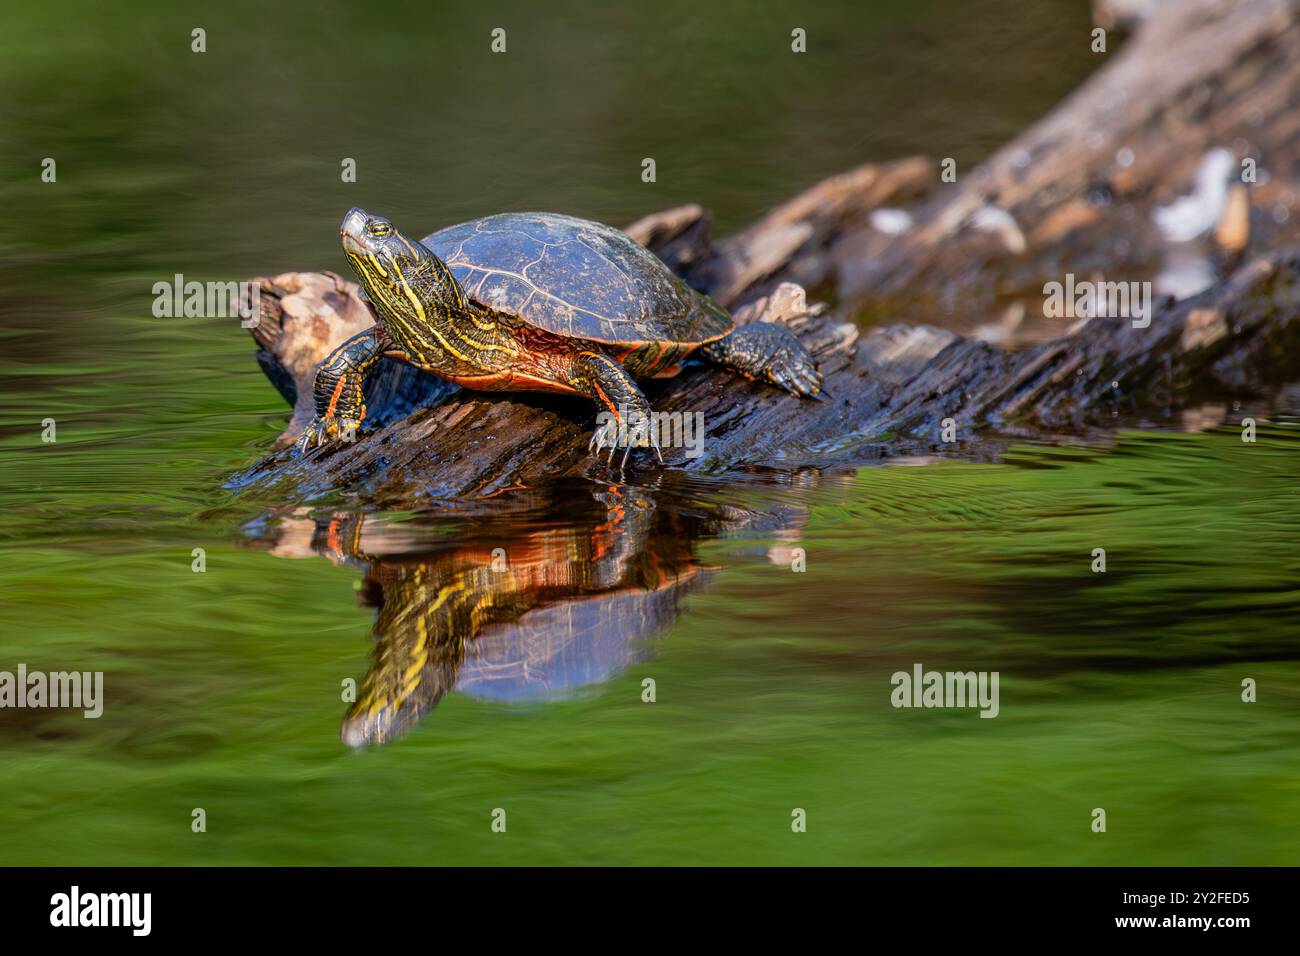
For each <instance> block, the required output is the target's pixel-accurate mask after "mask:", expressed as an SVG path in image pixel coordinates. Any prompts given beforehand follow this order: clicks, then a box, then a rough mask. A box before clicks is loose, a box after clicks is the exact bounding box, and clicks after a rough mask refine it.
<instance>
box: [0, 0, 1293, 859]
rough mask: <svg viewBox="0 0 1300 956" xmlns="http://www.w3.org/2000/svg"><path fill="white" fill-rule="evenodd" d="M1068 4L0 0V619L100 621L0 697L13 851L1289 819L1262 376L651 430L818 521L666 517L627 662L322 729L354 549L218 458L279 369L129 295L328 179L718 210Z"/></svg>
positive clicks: (935, 838) (302, 249)
mask: <svg viewBox="0 0 1300 956" xmlns="http://www.w3.org/2000/svg"><path fill="white" fill-rule="evenodd" d="M197 26H201V27H203V28H204V29H206V31H207V48H208V52H207V53H206V54H203V55H197V54H194V53H191V52H190V30H191V29H192V28H194V27H197ZM498 26H500V27H504V28H505V29H506V30H507V43H508V52H507V53H506V54H504V55H493V54H492V53H491V52H490V51H489V39H490V37H489V34H490V31H491V30H492V29H493V28H494V27H498ZM796 26H798V27H803V28H804V29H806V30H807V33H808V45H809V52H808V53H807V54H806V55H803V56H796V55H794V54H792V53H790V51H789V35H790V30H791V29H792V28H794V27H796ZM1089 26H1090V22H1089V19H1088V11H1087V4H1085V3H1081V2H1064V0H1059V2H1058V0H1051V2H1039V3H1034V4H1023V3H1019V2H1013V0H997V2H994V0H984V2H960V0H942V2H940V0H908V2H877V3H870V4H864V3H861V2H852V3H850V2H843V3H834V2H828V3H821V4H816V5H809V6H808V7H807V8H806V9H803V8H799V7H795V6H792V5H790V4H786V3H775V2H758V3H711V4H699V3H654V4H648V3H647V4H631V5H625V4H618V5H612V4H611V5H577V4H563V3H548V4H545V5H538V4H525V3H503V4H498V5H494V6H493V7H492V8H491V9H485V8H484V6H483V5H480V4H471V3H469V2H464V3H450V4H428V3H425V4H409V5H402V4H394V3H389V4H382V5H354V4H344V3H320V4H312V5H307V6H303V7H301V8H297V9H293V10H290V9H284V8H281V7H280V6H279V5H271V4H251V3H226V4H221V5H219V6H216V5H214V6H213V7H211V8H209V9H201V8H199V7H197V6H195V7H188V6H187V5H185V4H175V3H134V4H131V5H130V6H125V5H121V6H118V7H116V8H110V7H106V6H104V5H102V4H99V3H84V4H71V3H59V2H53V3H44V4H33V5H26V6H24V7H23V8H22V9H18V8H17V7H16V6H15V5H12V4H11V5H9V6H7V7H6V8H5V10H4V11H3V12H2V13H0V89H3V91H4V94H5V95H4V96H3V97H0V170H2V171H3V172H2V174H0V200H2V201H3V208H4V210H5V215H4V216H3V217H0V336H2V337H3V339H2V343H3V347H2V348H0V373H2V374H0V395H2V396H3V404H2V405H0V468H2V470H3V475H4V481H3V485H2V486H0V506H2V507H3V512H4V515H5V520H4V521H3V522H2V523H0V594H2V595H3V599H2V600H0V669H7V670H13V669H15V668H16V666H17V664H18V663H19V662H24V663H26V664H27V665H28V667H29V668H32V669H46V670H59V669H67V668H72V667H76V668H82V669H102V670H104V671H105V672H106V676H105V683H106V696H107V701H106V710H105V715H104V716H103V717H102V718H101V719H100V720H98V721H88V720H82V719H81V718H80V717H79V716H75V715H72V714H68V713H59V712H52V711H36V710H25V711H17V710H3V711H0V863H5V864H43V863H65V864H146V863H175V864H186V863H219V864H235V863H279V864H289V863H405V864H420V863H515V864H528V863H558V862H573V863H674V862H715V863H845V864H850V863H988V864H998V863H1087V864H1109V863H1127V864H1144V863H1150V864H1211V863H1215V864H1231V863H1275V864H1282V863H1294V862H1295V859H1296V853H1297V847H1300V824H1297V820H1300V784H1298V783H1297V777H1296V774H1295V768H1296V766H1297V762H1298V760H1300V746H1298V745H1297V739H1296V732H1295V728H1296V727H1297V718H1298V717H1300V663H1298V662H1297V654H1296V647H1295V640H1296V636H1297V634H1298V633H1300V592H1298V591H1297V581H1298V580H1300V501H1298V500H1297V493H1296V490H1295V487H1296V486H1295V476H1296V475H1297V473H1300V467H1298V465H1300V455H1298V454H1297V452H1298V450H1300V445H1298V444H1297V439H1296V433H1297V430H1296V419H1295V417H1294V415H1292V416H1291V417H1287V416H1286V415H1280V416H1279V417H1278V419H1277V421H1276V422H1275V423H1273V424H1269V425H1266V426H1265V427H1264V428H1263V430H1262V433H1261V440H1260V442H1258V443H1257V444H1254V445H1246V444H1243V443H1242V442H1241V441H1240V440H1239V438H1238V437H1237V435H1236V434H1235V433H1233V432H1228V431H1215V432H1210V433H1206V434H1200V435H1169V434H1131V435H1127V436H1126V437H1124V438H1123V440H1122V441H1120V442H1119V444H1118V445H1117V446H1116V447H1115V448H1114V449H1109V450H1097V449H1071V448H1051V447H1036V448H1024V449H1019V450H1017V452H1016V453H1014V454H1013V455H1012V456H1011V457H1010V460H1008V461H1007V462H1005V463H1003V464H998V465H970V464H952V463H939V464H931V465H926V466H924V467H919V468H890V469H864V470H862V471H859V472H857V473H856V474H853V475H848V476H841V477H840V478H838V479H837V480H834V481H827V482H824V483H822V484H820V485H818V486H815V487H800V486H789V485H781V484H770V485H765V484H754V483H746V484H744V485H741V484H728V483H722V482H718V481H716V480H711V481H703V480H698V481H697V480H686V479H670V481H669V487H670V489H671V494H665V495H664V496H663V503H662V505H661V506H662V507H674V508H683V509H684V508H690V507H692V503H693V502H696V503H699V504H700V505H703V504H705V503H709V504H712V505H716V504H718V503H720V502H721V503H726V504H728V505H734V506H736V507H739V508H745V509H751V510H753V511H755V512H759V513H761V512H763V511H764V510H765V509H772V508H777V507H781V508H787V507H797V508H799V509H801V510H802V511H803V512H804V513H806V524H805V526H804V527H803V528H802V530H801V531H800V532H799V535H800V536H799V539H798V543H799V546H801V547H804V548H805V549H806V551H807V554H808V571H807V572H806V573H804V574H800V575H796V574H792V573H791V572H790V570H789V568H788V567H786V566H782V565H780V564H776V563H773V562H772V561H771V560H769V559H768V558H767V555H768V553H769V548H781V547H787V546H788V545H789V544H790V542H789V541H784V542H780V541H775V540H773V541H769V540H766V539H765V538H764V537H762V536H761V535H759V536H757V537H756V538H755V539H754V540H747V539H735V538H733V539H726V540H700V541H698V542H697V543H696V547H697V549H698V552H699V556H700V559H701V561H703V562H705V563H709V564H713V565H716V566H719V567H720V568H721V569H722V570H721V571H720V573H718V574H717V575H716V576H715V578H714V580H713V582H712V585H711V586H710V587H709V588H707V589H705V590H703V591H701V592H700V593H698V594H696V595H694V596H692V597H691V598H689V600H688V601H687V602H686V603H685V605H684V607H683V608H682V611H683V613H682V614H681V615H680V616H679V617H677V619H676V621H675V623H674V624H673V625H672V626H671V628H669V629H668V630H667V632H666V633H664V634H663V635H662V636H661V637H660V638H659V639H658V640H657V642H656V643H655V645H654V649H653V650H654V656H653V658H652V659H651V660H649V661H648V662H646V663H643V664H638V665H636V666H634V667H632V668H631V669H629V670H628V671H626V672H624V673H622V674H620V675H619V676H617V677H616V678H614V679H613V680H611V681H610V682H608V683H606V684H604V685H601V686H598V687H593V688H589V689H588V691H587V692H586V693H583V694H580V695H578V696H577V698H575V699H572V700H567V701H558V702H553V703H548V704H545V705H532V706H528V707H511V706H506V705H502V704H498V703H491V702H486V701H481V700H477V699H474V698H470V697H467V696H464V695H459V694H453V695H451V696H450V697H449V698H447V699H446V700H445V701H444V702H443V703H442V705H441V706H440V707H439V708H438V709H437V710H436V711H435V712H434V713H433V714H431V715H430V716H429V717H428V718H427V719H426V720H425V721H424V723H423V724H422V725H421V726H420V727H419V728H417V729H416V730H415V731H414V732H413V733H412V734H411V735H410V736H409V737H407V738H406V739H404V740H401V741H398V742H396V743H394V744H392V745H390V746H387V747H385V748H383V749H381V750H376V751H370V752H366V753H362V754H353V753H349V752H347V751H346V750H345V748H344V747H343V746H342V745H341V744H340V742H339V740H338V722H339V719H340V717H341V716H342V714H343V711H344V709H345V705H344V704H343V703H341V702H340V700H339V683H340V681H341V680H342V679H343V678H346V677H354V678H358V679H359V678H360V677H361V675H362V673H363V672H364V670H365V667H366V660H367V652H368V637H367V635H368V633H369V627H370V621H371V616H372V613H371V611H369V610H368V609H365V608H360V607H358V606H357V601H356V595H355V589H356V587H357V586H358V584H359V578H360V575H359V573H358V572H357V571H356V570H355V569H350V568H346V567H336V566H334V565H331V564H329V563H328V562H326V561H324V560H322V559H309V560H301V561H292V560H287V559H285V558H281V557H275V556H272V555H271V554H268V553H266V552H264V551H260V550H254V549H252V548H249V547H247V546H246V536H245V532H244V528H245V526H246V525H247V523H248V522H250V521H252V520H254V519H256V518H258V517H259V516H260V515H261V514H262V513H263V512H264V511H266V510H267V509H270V508H272V507H274V506H276V505H279V504H282V503H281V502H275V501H267V500H257V499H250V498H243V497H236V496H234V495H232V494H231V493H230V492H229V491H227V490H225V489H223V487H222V483H223V481H224V479H225V478H226V477H227V476H228V475H230V474H231V473H232V472H233V471H235V470H236V469H238V468H239V467H241V466H243V465H245V464H247V463H249V462H250V461H251V460H253V459H255V458H256V457H257V455H258V454H259V453H260V452H261V451H263V450H264V449H265V448H266V447H267V445H268V443H269V442H270V440H271V439H272V438H273V437H274V435H276V434H277V433H278V431H279V429H280V428H281V427H282V426H283V422H284V419H285V414H286V409H285V408H284V405H283V402H282V401H281V400H280V398H279V397H278V395H277V394H276V393H275V392H274V390H273V389H272V388H271V387H270V386H269V385H268V384H267V383H266V381H265V379H264V378H263V377H262V375H261V373H260V372H259V371H258V370H257V368H256V365H255V363H254V362H253V361H252V355H251V349H250V346H249V343H248V342H247V341H246V340H245V339H244V338H243V336H242V335H241V334H238V333H234V332H232V330H231V329H230V328H229V324H230V323H229V321H228V320H226V321H223V320H217V319H211V320H208V319H172V320H166V319H161V320H160V319H156V318H154V317H152V315H151V314H150V305H151V302H152V294H151V287H152V285H153V283H154V282H157V281H160V280H164V281H165V280H169V279H170V277H171V276H172V275H173V274H174V273H176V272H181V273H184V274H185V276H186V278H193V279H201V280H202V279H209V278H219V279H238V278H243V277H245V276H248V275H254V274H264V275H269V274H275V273H277V272H280V271H284V270H290V269H303V268H332V269H336V270H340V271H342V270H343V266H344V263H343V261H342V258H341V256H340V255H339V252H338V248H337V238H336V236H337V234H336V229H337V223H338V219H339V216H340V214H341V213H342V211H343V210H344V209H346V208H347V207H348V206H351V205H353V204H360V205H364V206H367V207H370V208H374V209H376V210H379V211H384V212H387V213H389V214H391V215H392V216H393V218H394V219H395V220H397V222H398V223H399V224H400V225H402V226H403V227H404V228H408V229H410V230H412V231H430V230H432V229H434V228H437V227H439V226H441V225H444V224H447V223H451V222H456V221H460V220H462V219H466V218H470V217H473V216H477V215H482V214H486V213H490V212H497V211H502V210H506V209H527V208H544V209H551V210H555V211H560V212H567V213H572V214H577V215H582V216H587V217H591V218H596V219H601V220H604V221H607V222H611V223H614V224H624V223H626V222H628V221H630V220H632V219H634V218H636V217H638V216H640V215H643V214H645V213H647V212H651V211H654V210H658V209H662V208H667V207H669V206H672V205H674V204H677V203H680V202H686V201H697V202H701V203H703V204H704V205H706V206H708V207H710V208H712V209H713V210H714V211H715V212H716V214H717V217H718V226H719V231H723V232H725V231H726V230H728V229H731V228H735V227H737V226H739V225H741V224H743V223H744V222H746V221H747V220H749V219H750V218H752V217H754V216H756V215H758V214H760V213H761V212H762V211H764V210H765V209H767V208H768V207H770V206H771V205H772V204H773V203H774V202H776V201H779V200H780V199H782V198H784V197H786V196H788V195H790V194H792V193H794V192H795V191H797V190H799V189H801V188H803V187H805V186H808V185H810V184H812V183H813V182H815V181H817V180H819V179H820V178H822V177H824V176H826V175H829V174H832V173H835V172H838V171H841V170H843V169H845V168H848V167H851V166H853V165H856V164H858V163H861V162H865V161H870V160H883V159H890V158H894V157H898V156H902V155H907V154H911V153H916V152H923V153H926V154H929V155H931V156H936V157H940V156H953V157H956V158H957V159H958V161H959V163H962V164H963V165H964V164H969V163H974V162H977V161H978V160H979V159H980V158H981V157H983V156H985V155H987V154H988V153H989V152H990V151H991V150H993V149H994V148H996V147H997V146H999V145H1000V144H1002V143H1003V142H1005V141H1006V140H1008V139H1010V138H1011V137H1012V136H1013V135H1014V134H1015V133H1016V132H1018V131H1019V130H1021V129H1022V128H1024V127H1025V126H1026V125H1027V124H1028V123H1030V122H1032V121H1033V120H1034V119H1035V118H1037V117H1038V116H1040V115H1042V114H1043V113H1045V112H1046V111H1047V110H1048V109H1049V108H1050V107H1051V106H1052V105H1053V104H1054V103H1056V102H1057V101H1058V100H1059V99H1060V98H1061V97H1062V96H1064V95H1065V94H1066V93H1067V92H1068V91H1070V90H1071V89H1073V88H1074V87H1075V86H1077V85H1078V83H1079V82H1080V81H1081V80H1082V79H1083V78H1084V77H1085V76H1086V75H1087V73H1088V72H1089V71H1090V70H1092V69H1093V68H1095V66H1096V59H1095V58H1094V57H1093V55H1092V54H1091V53H1089V52H1088V48H1087V31H1088V29H1089ZM47 156H49V157H54V158H55V159H56V160H57V162H58V181H57V183H54V184H43V183H41V182H40V178H39V174H40V163H41V160H42V159H43V158H45V157H47ZM646 156H651V157H654V158H655V159H656V162H657V166H658V181H657V182H656V183H654V184H646V183H642V182H641V180H640V169H641V167H640V163H641V159H642V158H643V157H646ZM344 157H352V158H355V159H356V160H357V163H358V181H357V182H356V183H355V184H345V183H342V182H341V181H340V176H339V171H340V162H341V160H342V159H343V158H344ZM47 417H52V418H54V419H56V421H57V422H58V439H59V440H58V443H57V444H54V445H45V444H42V443H41V442H40V438H39V435H40V422H41V420H42V419H44V418H47ZM500 520H501V521H502V523H503V525H502V527H503V534H506V533H508V525H509V522H510V521H511V518H510V517H508V516H506V515H504V514H503V515H502V517H501V519H500ZM570 520H573V519H571V518H570V516H568V515H566V514H564V513H557V514H556V515H555V516H554V521H555V522H556V523H558V524H563V523H564V522H566V521H570ZM195 547H203V548H205V549H206V550H207V555H208V558H207V572H206V573H205V574H202V575H199V574H193V573H191V571H190V561H191V557H190V554H191V549H192V548H195ZM1094 547H1105V548H1106V549H1107V550H1108V552H1109V556H1110V557H1109V570H1108V572H1107V574H1105V575H1094V574H1092V573H1091V571H1090V570H1089V562H1090V558H1089V554H1090V552H1091V550H1092V549H1093V548H1094ZM918 661H919V662H922V663H923V664H924V665H925V666H926V667H927V668H937V669H943V670H949V669H966V668H980V669H992V670H999V671H1000V672H1001V674H1002V713H1001V716H999V717H998V718H997V719H996V720H980V719H978V718H977V717H976V715H975V713H974V712H973V711H924V712H916V711H896V710H893V709H892V708H890V706H889V703H888V701H889V691H890V689H891V688H890V685H889V676H890V674H891V673H892V672H893V671H895V670H897V669H908V668H910V666H911V664H912V663H914V662H918ZM645 677H653V678H655V680H656V681H657V684H658V702H657V703H655V704H654V705H646V704H642V703H641V702H640V691H641V684H640V682H641V680H642V679H643V678H645ZM1244 677H1252V678H1255V679H1256V680H1257V681H1258V682H1259V685H1260V699H1259V702H1258V703H1256V704H1244V703H1242V702H1241V701H1240V697H1239V694H1240V682H1241V679H1242V678H1244ZM195 807H203V808H205V809H206V811H207V814H208V830H207V832H206V833H204V834H195V833H192V832H191V830H190V812H191V810H192V809H193V808H195ZM495 807H504V808H506V809H507V811H508V814H509V830H508V832H507V833H506V834H504V835H498V834H492V833H491V832H490V830H489V821H490V813H491V811H492V809H493V808H495ZM794 807H803V808H805V809H806V810H807V811H808V819H809V824H808V832H807V833H805V834H798V835H796V834H793V833H791V831H790V812H791V809H792V808H794ZM1094 807H1104V808H1106V810H1107V813H1108V815H1109V832H1108V833H1106V834H1104V835H1099V834H1093V833H1091V832H1090V831H1089V823H1090V813H1091V811H1092V809H1093V808H1094Z"/></svg>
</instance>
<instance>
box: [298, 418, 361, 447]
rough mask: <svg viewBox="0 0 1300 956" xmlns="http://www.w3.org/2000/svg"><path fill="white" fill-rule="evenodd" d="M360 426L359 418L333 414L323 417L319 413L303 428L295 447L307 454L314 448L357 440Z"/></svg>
mask: <svg viewBox="0 0 1300 956" xmlns="http://www.w3.org/2000/svg"><path fill="white" fill-rule="evenodd" d="M360 427H361V422H360V420H359V419H355V418H340V417H338V416H333V415H332V416H330V417H328V418H322V417H321V416H319V415H318V416H317V417H315V418H313V419H312V420H311V422H310V423H309V424H308V425H307V427H306V428H305V429H303V433H302V436H301V437H300V438H299V439H298V441H297V443H296V445H295V447H296V448H297V449H298V452H299V453H300V454H306V453H307V452H309V451H311V450H312V449H314V448H322V447H324V446H326V445H332V444H335V443H337V442H353V441H356V438H357V430H358V429H359V428H360Z"/></svg>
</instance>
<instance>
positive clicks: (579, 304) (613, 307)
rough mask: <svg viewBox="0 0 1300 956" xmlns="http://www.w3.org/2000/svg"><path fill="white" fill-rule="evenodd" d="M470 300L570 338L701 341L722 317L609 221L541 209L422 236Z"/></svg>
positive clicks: (716, 332) (729, 325) (721, 326)
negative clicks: (607, 222) (603, 222)
mask: <svg viewBox="0 0 1300 956" xmlns="http://www.w3.org/2000/svg"><path fill="white" fill-rule="evenodd" d="M424 244H425V245H426V246H428V247H429V248H430V249H431V250H433V252H434V254H435V255H437V256H438V258H440V259H441V260H442V261H443V262H445V263H446V264H447V267H448V268H449V269H451V272H452V274H453V275H454V276H455V277H456V280H457V281H458V282H459V283H460V286H461V288H462V289H464V290H465V294H466V295H467V296H469V298H471V299H472V300H474V301H475V302H477V303H478V304H479V305H482V306H486V307H488V308H490V309H493V310H495V311H497V312H504V313H507V314H509V315H513V316H517V317H518V318H520V319H522V320H523V321H525V322H527V323H528V324H529V325H534V326H536V327H538V328H540V329H544V330H546V331H547V332H553V333H555V334H557V335H563V336H567V337H570V338H579V339H587V340H590V341H594V342H604V343H609V344H613V345H637V344H640V343H642V342H673V343H694V344H702V343H704V342H712V341H713V340H714V339H719V338H721V337H722V336H724V335H726V334H727V333H728V332H730V331H731V330H732V329H733V328H735V323H733V322H732V320H731V316H729V315H728V314H727V312H726V311H725V310H724V309H723V308H722V307H721V306H719V305H718V304H717V303H715V302H713V301H712V300H711V299H709V298H707V297H706V296H703V295H701V294H700V293H698V292H696V291H695V290H694V289H692V288H691V287H690V286H688V285H687V284H686V283H685V282H683V281H682V280H681V279H679V278H677V276H675V275H674V274H673V273H672V271H670V270H669V268H668V267H667V266H666V265H664V264H663V262H661V261H660V260H659V259H658V258H657V257H656V256H655V255H654V254H653V253H651V252H650V251H649V250H648V249H646V248H645V247H644V246H641V245H639V244H637V243H636V242H634V241H633V240H632V239H631V238H630V237H629V236H627V235H625V234H624V233H622V232H619V231H618V230H617V229H611V228H610V227H609V226H605V225H602V224H601V223H598V222H590V221H588V220H586V219H575V218H574V217H572V216H561V215H558V214H555V213H545V212H511V213H503V214H501V215H499V216H488V217H487V218H485V219H475V220H473V221H472V222H463V223H461V224H460V225H458V226H448V227H447V228H446V229H441V230H439V231H438V232H435V233H434V234H433V235H431V236H428V237H426V238H425V239H424Z"/></svg>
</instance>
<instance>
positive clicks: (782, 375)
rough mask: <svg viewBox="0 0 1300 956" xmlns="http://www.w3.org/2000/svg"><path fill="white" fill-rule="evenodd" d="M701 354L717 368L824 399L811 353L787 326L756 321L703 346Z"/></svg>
mask: <svg viewBox="0 0 1300 956" xmlns="http://www.w3.org/2000/svg"><path fill="white" fill-rule="evenodd" d="M699 354H700V356H701V357H703V358H704V359H705V360H706V361H709V362H712V363H713V364H714V365H721V366H723V367H725V368H730V369H734V370H735V371H737V372H739V373H740V374H742V375H747V376H748V377H750V378H756V379H759V380H761V381H764V382H771V383H772V384H773V385H776V386H777V387H779V388H783V389H785V390H786V391H787V392H792V393H793V394H795V395H801V396H805V397H809V398H822V397H823V393H822V376H821V372H819V371H817V363H816V362H814V361H813V357H812V355H811V354H810V353H809V351H808V350H807V349H806V348H804V347H803V345H801V344H800V342H799V340H798V339H796V338H795V337H794V334H793V333H792V332H791V331H790V330H789V329H787V328H786V327H785V326H783V325H775V324H774V323H771V322H752V323H750V324H749V325H742V326H741V327H740V328H738V329H736V330H735V331H734V332H732V333H731V334H730V335H726V336H723V337H722V338H720V339H718V340H717V341H716V342H710V343H709V344H708V345H702V346H700V351H699Z"/></svg>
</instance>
